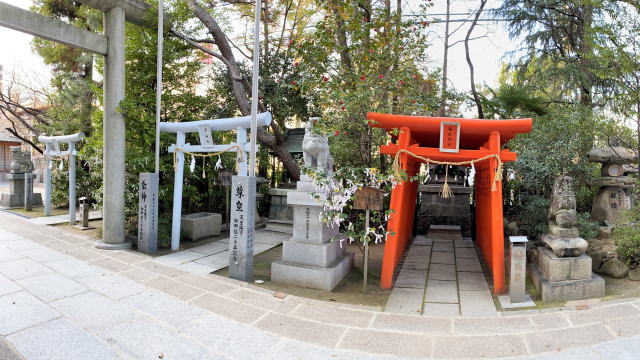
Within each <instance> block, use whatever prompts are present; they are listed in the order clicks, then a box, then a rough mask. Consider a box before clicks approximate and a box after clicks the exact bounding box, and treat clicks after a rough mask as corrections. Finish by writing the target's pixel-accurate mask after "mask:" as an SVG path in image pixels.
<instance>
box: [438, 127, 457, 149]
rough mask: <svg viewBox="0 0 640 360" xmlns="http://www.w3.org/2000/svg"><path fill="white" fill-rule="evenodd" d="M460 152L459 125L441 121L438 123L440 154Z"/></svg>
mask: <svg viewBox="0 0 640 360" xmlns="http://www.w3.org/2000/svg"><path fill="white" fill-rule="evenodd" d="M458 151H460V123H459V122H451V121H443V122H441V123H440V152H450V153H457V152H458Z"/></svg>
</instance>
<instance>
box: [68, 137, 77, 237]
mask: <svg viewBox="0 0 640 360" xmlns="http://www.w3.org/2000/svg"><path fill="white" fill-rule="evenodd" d="M75 224H76V144H75V143H72V142H70V143H69V225H75Z"/></svg>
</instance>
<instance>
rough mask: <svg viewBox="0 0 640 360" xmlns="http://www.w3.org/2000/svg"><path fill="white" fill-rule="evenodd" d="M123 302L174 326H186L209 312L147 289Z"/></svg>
mask: <svg viewBox="0 0 640 360" xmlns="http://www.w3.org/2000/svg"><path fill="white" fill-rule="evenodd" d="M121 302H123V303H125V304H127V305H129V306H131V307H133V308H135V309H136V310H138V311H140V312H142V313H144V314H147V315H148V316H151V317H153V318H156V319H158V320H160V321H162V322H164V323H166V324H167V325H169V326H173V327H181V326H184V325H186V324H188V323H190V322H192V321H194V320H196V319H198V318H201V317H204V316H205V315H206V314H207V313H205V312H204V311H202V310H200V309H198V308H196V307H194V306H190V305H189V304H186V303H185V302H182V301H180V300H177V299H175V298H173V297H171V296H168V295H165V294H164V293H161V292H159V291H145V292H144V293H140V294H137V295H133V296H129V297H127V298H124V299H122V300H121Z"/></svg>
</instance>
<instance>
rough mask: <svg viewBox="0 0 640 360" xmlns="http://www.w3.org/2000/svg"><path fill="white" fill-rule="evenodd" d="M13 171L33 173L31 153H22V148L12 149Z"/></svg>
mask: <svg viewBox="0 0 640 360" xmlns="http://www.w3.org/2000/svg"><path fill="white" fill-rule="evenodd" d="M11 171H12V172H14V173H22V172H27V171H33V163H32V162H31V156H30V155H29V152H27V151H22V148H20V146H12V147H11Z"/></svg>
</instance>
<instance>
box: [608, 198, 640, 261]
mask: <svg viewBox="0 0 640 360" xmlns="http://www.w3.org/2000/svg"><path fill="white" fill-rule="evenodd" d="M613 239H614V240H615V242H616V246H617V249H616V252H617V253H618V256H619V257H620V259H621V260H622V261H624V262H625V263H626V264H627V265H629V267H632V268H633V267H636V266H638V265H640V208H638V207H637V206H636V207H633V208H632V209H631V210H629V211H627V212H625V213H624V215H623V216H622V217H621V219H620V221H618V224H617V225H616V228H615V230H614V231H613Z"/></svg>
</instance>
